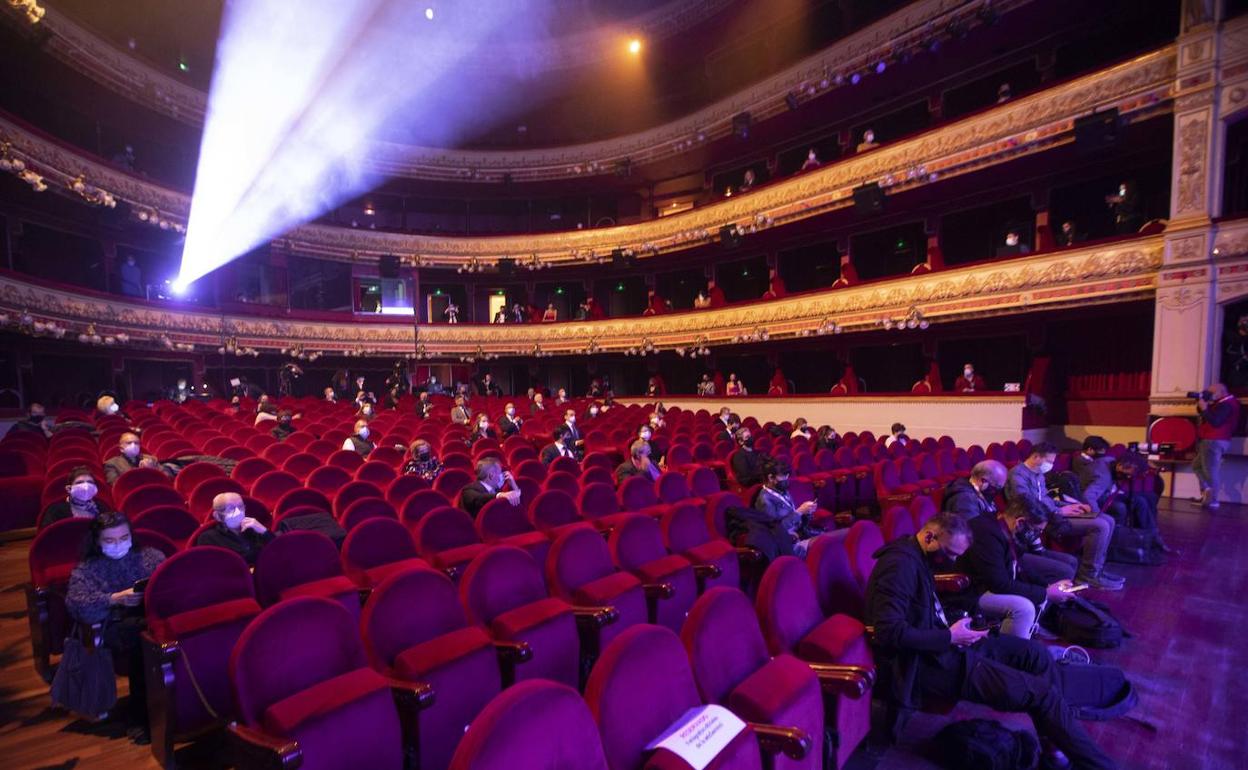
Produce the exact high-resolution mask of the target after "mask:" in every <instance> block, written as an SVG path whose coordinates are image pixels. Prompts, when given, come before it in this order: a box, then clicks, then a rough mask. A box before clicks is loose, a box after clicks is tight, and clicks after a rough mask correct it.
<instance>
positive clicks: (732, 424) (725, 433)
mask: <svg viewBox="0 0 1248 770" xmlns="http://www.w3.org/2000/svg"><path fill="white" fill-rule="evenodd" d="M740 428H741V418H740V417H738V416H737V415H736V414H730V415H728V423H727V424H726V425H724V426H723V427H722V428H721V429H719V430H717V432H716V433H715V441H717V442H718V441H733V442H735V441H736V440H737V431H738V430H739V429H740Z"/></svg>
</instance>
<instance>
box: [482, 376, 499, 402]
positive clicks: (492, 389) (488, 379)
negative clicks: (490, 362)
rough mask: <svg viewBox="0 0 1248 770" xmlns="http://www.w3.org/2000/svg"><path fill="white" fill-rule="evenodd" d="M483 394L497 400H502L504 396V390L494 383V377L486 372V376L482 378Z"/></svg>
mask: <svg viewBox="0 0 1248 770" xmlns="http://www.w3.org/2000/svg"><path fill="white" fill-rule="evenodd" d="M481 392H482V393H483V394H484V395H487V396H493V397H495V398H500V397H502V395H503V389H502V388H501V387H499V385H498V383H497V382H495V381H494V375H492V374H490V373H489V372H486V373H485V376H484V377H482V378H481Z"/></svg>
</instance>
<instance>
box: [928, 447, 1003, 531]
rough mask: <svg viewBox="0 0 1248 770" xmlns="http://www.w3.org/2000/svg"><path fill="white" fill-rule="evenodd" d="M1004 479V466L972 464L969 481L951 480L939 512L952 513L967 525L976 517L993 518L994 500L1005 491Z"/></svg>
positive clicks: (996, 463) (995, 512)
mask: <svg viewBox="0 0 1248 770" xmlns="http://www.w3.org/2000/svg"><path fill="white" fill-rule="evenodd" d="M1005 476H1006V470H1005V466H1004V465H1003V464H1001V463H999V462H997V461H996V460H983V461H981V462H978V463H975V467H973V468H971V476H970V478H965V479H955V480H954V481H953V483H951V484H950V485H949V486H947V487H945V495H944V498H943V499H942V500H941V506H940V507H941V510H942V511H947V512H949V513H956V514H958V515H959V516H961V517H962V518H964V519H967V520H968V521H969V520H970V519H973V518H975V517H976V516H988V517H989V518H991V517H993V516H996V515H997V504H996V502H995V500H996V497H997V494H998V493H999V492H1001V491H1002V490H1003V489H1005Z"/></svg>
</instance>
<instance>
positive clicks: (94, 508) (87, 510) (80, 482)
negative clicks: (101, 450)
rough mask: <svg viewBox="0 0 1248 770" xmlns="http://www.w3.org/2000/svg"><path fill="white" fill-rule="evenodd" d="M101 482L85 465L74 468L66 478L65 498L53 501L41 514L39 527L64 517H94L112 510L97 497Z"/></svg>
mask: <svg viewBox="0 0 1248 770" xmlns="http://www.w3.org/2000/svg"><path fill="white" fill-rule="evenodd" d="M97 492H99V484H98V482H96V480H95V474H94V473H92V472H91V469H90V468H88V467H87V466H85V465H82V466H79V467H77V468H74V469H73V470H72V471H70V472H69V476H68V478H66V479H65V499H64V500H58V501H57V502H55V503H52V504H51V505H49V506H48V507H47V508H44V509H43V513H42V514H41V515H40V516H39V529H43V528H44V527H46V526H48V525H49V524H51V523H52V522H54V521H60V520H62V519H94V518H95V517H96V516H99V515H100V514H101V513H105V512H108V511H111V510H112V507H111V506H110V505H109V504H108V503H107V502H105V501H103V500H100V499H98V498H97V497H96V493H97Z"/></svg>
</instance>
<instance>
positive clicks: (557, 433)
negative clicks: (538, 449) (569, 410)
mask: <svg viewBox="0 0 1248 770" xmlns="http://www.w3.org/2000/svg"><path fill="white" fill-rule="evenodd" d="M552 435H553V437H554V441H553V442H551V443H549V444H547V445H546V446H544V447H542V453H541V460H542V464H543V465H550V464H551V463H553V462H554V461H555V458H556V457H571V458H572V459H573V460H575V459H576V450H574V449H573V448H572V442H571V440H570V439H569V438H568V426H567V425H566V424H565V423H559V424H558V425H556V426H555V429H554V431H553V432H552Z"/></svg>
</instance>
